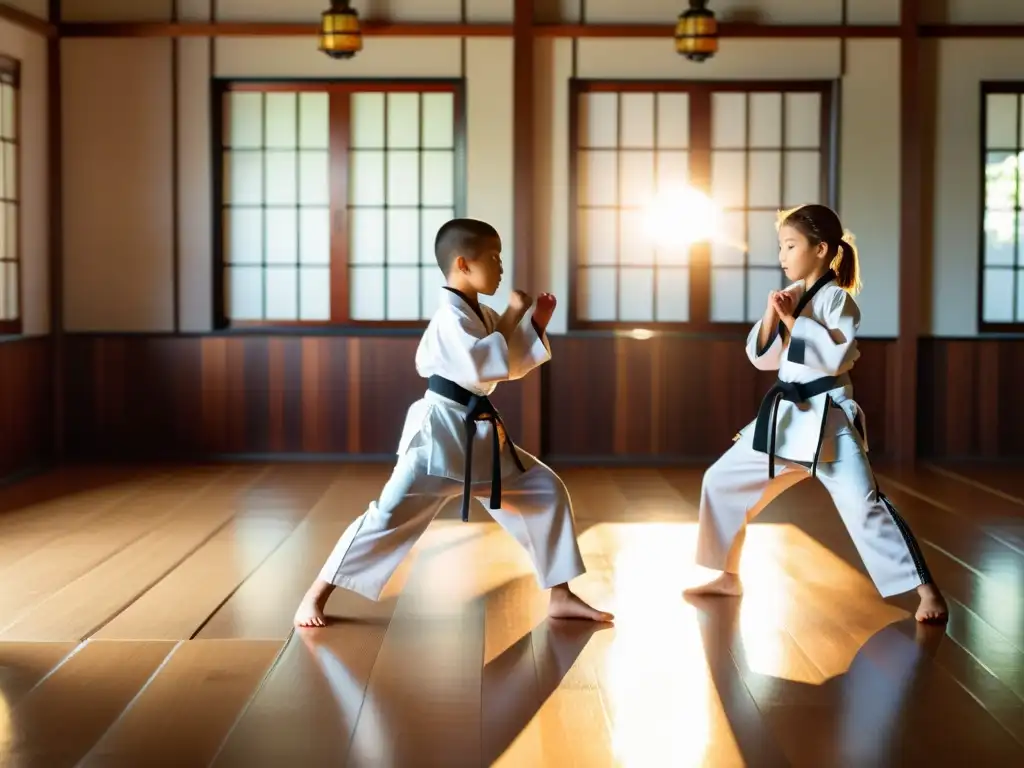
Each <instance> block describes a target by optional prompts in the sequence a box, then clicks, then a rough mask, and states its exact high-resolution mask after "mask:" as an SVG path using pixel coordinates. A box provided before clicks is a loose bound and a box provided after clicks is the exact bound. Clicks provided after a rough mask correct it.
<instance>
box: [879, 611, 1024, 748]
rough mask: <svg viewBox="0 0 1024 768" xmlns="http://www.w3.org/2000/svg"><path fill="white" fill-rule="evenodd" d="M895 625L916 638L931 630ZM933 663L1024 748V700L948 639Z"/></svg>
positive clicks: (937, 645)
mask: <svg viewBox="0 0 1024 768" xmlns="http://www.w3.org/2000/svg"><path fill="white" fill-rule="evenodd" d="M895 626H896V627H897V629H899V631H901V632H903V633H904V634H905V635H907V636H908V637H913V638H915V639H916V638H917V637H918V636H919V635H920V633H921V632H923V631H927V630H924V629H923V628H922V627H921V626H920V625H917V626H913V625H912V623H911V622H900V623H899V624H897V625H895ZM933 660H934V663H935V664H936V665H937V666H939V667H940V668H942V669H943V670H945V672H946V673H947V674H948V675H949V676H950V677H951V678H953V679H954V680H955V681H956V682H957V683H958V684H959V685H960V686H961V687H963V689H964V690H965V691H967V693H969V694H970V695H971V696H972V697H974V698H975V699H976V700H977V701H978V703H979V704H980V705H981V706H983V707H984V708H985V709H986V710H987V711H988V712H989V713H990V714H991V715H992V717H993V718H994V719H995V720H996V722H998V723H999V724H1000V725H1001V726H1003V728H1004V729H1006V731H1007V733H1009V734H1010V735H1011V736H1013V738H1014V739H1015V740H1016V741H1017V743H1018V744H1021V745H1022V746H1024V700H1021V698H1020V697H1019V696H1017V695H1016V694H1015V693H1014V692H1013V691H1012V690H1010V689H1009V688H1008V687H1007V686H1006V684H1005V683H1003V682H1002V681H1001V680H1000V679H999V677H998V676H997V675H996V674H994V673H993V672H992V671H991V670H989V669H986V668H985V667H984V666H983V665H982V664H981V663H980V662H979V661H978V660H977V659H975V658H974V657H973V656H971V655H970V654H969V653H968V652H967V651H966V650H965V649H964V648H963V646H961V645H960V644H959V643H957V642H955V641H954V640H953V639H952V638H950V637H948V636H947V637H944V638H942V640H941V642H939V643H936V648H935V651H934V656H933Z"/></svg>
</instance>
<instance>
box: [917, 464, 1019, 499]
mask: <svg viewBox="0 0 1024 768" xmlns="http://www.w3.org/2000/svg"><path fill="white" fill-rule="evenodd" d="M936 466H937V467H940V468H941V469H944V470H946V471H947V472H950V473H952V474H953V475H954V476H958V477H961V478H964V479H966V480H969V481H972V482H974V483H977V484H978V485H981V486H984V487H985V488H987V489H989V490H990V491H991V492H993V493H999V494H1003V495H1004V497H1005V498H1007V499H1008V500H1012V501H1014V502H1016V503H1017V504H1019V505H1021V507H1022V508H1024V478H1021V475H1020V472H1018V471H1014V469H1013V468H1012V467H1007V466H1006V465H1003V466H992V465H988V464H971V463H950V462H943V463H942V464H939V465H936Z"/></svg>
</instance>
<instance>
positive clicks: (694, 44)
mask: <svg viewBox="0 0 1024 768" xmlns="http://www.w3.org/2000/svg"><path fill="white" fill-rule="evenodd" d="M707 4H708V0H690V10H688V11H686V12H685V13H681V14H679V21H678V22H677V23H676V53H678V54H680V55H681V56H685V57H686V58H688V59H689V60H690V61H705V60H707V59H710V58H711V57H712V56H714V55H715V53H717V51H718V22H717V21H715V14H714V13H713V12H711V11H709V10H708V9H707V7H706V6H707Z"/></svg>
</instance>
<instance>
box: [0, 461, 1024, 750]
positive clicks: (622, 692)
mask: <svg viewBox="0 0 1024 768" xmlns="http://www.w3.org/2000/svg"><path fill="white" fill-rule="evenodd" d="M387 472H388V468H387V467H366V466H301V465H287V466H284V465H274V466H256V465H234V466H225V465H216V466H196V467H187V468H182V467H175V468H165V467H146V468H132V469H126V468H114V467H107V468H101V469H100V470H97V469H96V468H89V469H71V470H66V471H62V472H59V473H52V474H50V475H47V476H45V477H40V478H35V479H32V480H30V481H27V482H25V483H22V484H20V485H17V486H14V487H10V488H7V489H4V490H3V491H0V572H2V576H3V585H4V589H3V591H2V592H0V694H2V698H0V754H2V755H3V757H4V760H3V764H5V765H8V764H9V765H17V766H47V768H57V767H59V766H73V765H85V766H93V765H118V766H126V765H136V766H141V765H145V766H158V765H159V766H165V765H166V766H201V765H209V764H213V765H217V766H245V767H246V768H255V767H257V766H286V765H287V766H291V765H309V766H322V765H323V766H326V765H331V766H334V765H346V764H347V765H353V766H434V765H437V766H446V767H447V766H477V765H492V764H498V765H505V766H520V765H522V766H531V767H532V766H548V765H550V766H557V768H562V767H563V766H585V767H587V768H590V767H591V766H612V765H623V766H689V765H713V766H732V765H758V766H759V765H771V766H774V765H799V766H815V767H821V766H829V767H830V768H831V767H832V766H873V767H874V766H887V765H919V764H926V763H927V764H933V765H975V766H997V765H998V766H1009V765H1024V479H1022V478H1021V475H1020V474H1019V473H1018V472H1016V471H1014V470H1011V469H1005V468H1004V469H1002V470H997V469H991V468H986V469H982V468H968V467H946V468H940V467H930V466H922V467H919V468H917V469H915V470H912V471H901V472H896V471H893V472H892V473H888V472H883V473H882V475H881V479H882V485H883V487H884V488H885V490H886V491H887V492H888V494H889V496H890V498H892V499H893V500H894V501H895V503H896V504H897V505H898V506H899V508H900V511H901V513H902V514H903V516H904V517H905V518H906V519H907V521H908V522H909V523H910V524H911V526H912V527H913V528H914V531H915V532H916V533H917V535H918V538H919V540H920V541H921V543H922V546H923V547H924V549H925V554H926V556H927V557H928V558H929V562H930V565H931V568H932V571H933V572H934V574H935V576H936V578H937V579H938V580H939V582H940V584H941V585H942V586H943V587H944V589H945V590H946V592H947V595H948V597H949V598H950V600H951V620H950V623H949V625H948V627H945V628H942V627H939V628H928V627H922V626H920V625H917V624H916V623H915V622H914V621H913V619H912V618H911V615H910V613H909V611H910V610H912V609H913V607H914V600H913V598H912V596H908V597H906V598H899V599H897V600H894V601H890V603H888V604H887V603H886V602H883V601H882V600H880V599H879V598H878V597H877V595H876V593H875V592H874V589H873V587H872V586H871V583H870V582H869V581H868V579H867V578H866V576H865V574H864V570H863V568H862V567H861V565H860V564H859V562H858V560H857V558H856V554H855V552H854V549H853V545H852V543H851V542H850V540H849V537H848V536H847V535H846V533H845V531H844V530H843V528H842V526H841V524H840V522H839V520H838V517H837V516H836V514H835V512H834V509H833V508H832V506H831V503H830V502H829V500H828V497H827V495H826V494H825V493H824V491H823V490H822V489H821V488H820V487H819V486H818V485H817V484H816V483H814V482H813V481H809V482H805V483H801V484H800V485H799V486H797V487H796V488H794V489H793V490H791V491H789V492H788V493H787V494H785V495H784V496H783V497H782V498H780V499H779V500H778V501H777V502H775V503H774V504H773V505H771V506H770V507H769V508H768V509H767V510H766V511H765V512H764V513H763V514H762V516H761V517H760V518H759V520H758V522H757V523H756V524H755V525H754V526H753V527H752V528H751V530H750V533H749V535H748V537H747V545H746V551H745V559H744V562H743V569H744V578H745V580H746V585H747V594H746V596H745V597H744V598H743V599H742V600H728V599H719V600H713V599H703V600H694V601H691V602H687V601H685V600H683V599H682V598H681V596H680V591H681V589H682V588H683V587H684V586H686V585H687V584H689V583H692V582H693V581H694V580H696V579H698V578H701V576H702V575H703V574H701V573H699V572H698V571H697V570H696V569H695V568H693V567H691V565H690V563H692V558H693V549H694V544H695V536H696V502H697V497H698V494H699V490H700V473H699V472H698V471H695V470H689V469H678V470H653V469H643V470H641V469H629V470H626V469H622V470H607V469H602V470H600V471H598V470H572V471H567V472H566V473H565V475H564V476H565V479H566V482H567V484H568V485H569V488H570V491H571V492H572V494H573V498H574V502H575V507H576V512H577V517H578V524H579V531H580V541H581V545H582V548H583V551H584V556H585V559H586V561H587V565H588V568H589V569H590V570H589V572H588V574H587V575H586V576H585V577H583V578H581V579H580V580H579V581H578V582H577V583H576V584H575V586H576V588H577V590H578V591H579V592H580V593H581V594H583V595H584V596H585V597H586V598H587V599H589V600H591V601H592V602H594V603H596V604H599V605H600V606H602V607H605V606H607V607H608V608H609V609H610V610H612V611H614V612H615V613H616V614H617V619H618V620H617V623H616V625H615V627H614V628H597V627H592V626H589V625H583V624H579V623H573V622H558V621H551V620H548V619H546V618H545V605H546V596H545V595H544V594H543V593H541V592H540V591H539V590H538V588H537V586H536V583H535V582H534V580H533V577H532V572H531V568H530V563H529V561H528V559H527V558H526V555H525V553H524V552H523V551H521V550H520V549H519V548H518V546H517V545H516V544H515V542H514V541H513V540H512V539H511V537H509V536H508V535H507V534H505V533H504V532H503V531H502V530H501V529H500V528H498V527H497V526H496V525H495V524H493V523H491V522H489V520H488V518H487V517H486V516H485V513H484V512H483V510H482V509H477V510H475V511H474V516H473V522H471V523H469V524H462V523H460V522H458V521H457V519H456V518H457V513H458V510H457V507H456V508H451V509H448V510H446V511H445V513H444V514H443V515H442V518H441V519H439V520H438V521H437V522H436V523H435V524H434V525H433V526H432V527H431V528H430V530H429V531H428V533H427V535H426V536H425V537H424V538H423V539H422V540H421V542H420V543H419V545H418V546H417V548H416V550H415V554H414V556H413V557H411V558H410V559H409V560H408V561H407V562H406V563H405V564H404V565H403V567H402V569H401V570H400V572H399V574H398V575H397V576H396V578H395V579H394V581H393V582H392V584H391V585H389V588H388V591H387V593H386V595H385V598H384V599H383V600H382V601H381V602H379V603H369V602H367V601H365V600H362V599H361V598H358V597H355V596H353V595H351V594H347V593H340V592H339V593H338V594H336V595H335V597H334V598H332V601H331V604H330V605H329V608H328V610H329V613H331V614H332V615H335V616H337V617H339V619H341V620H340V621H338V622H337V623H334V624H332V625H331V626H329V627H327V628H325V629H322V630H316V631H306V632H302V633H293V632H292V631H291V615H292V612H293V611H294V608H295V605H296V603H297V601H298V599H299V596H300V595H301V594H302V592H303V590H304V589H305V587H306V586H307V584H308V582H309V581H310V579H311V578H312V577H313V576H314V575H315V574H316V572H317V571H318V569H319V567H320V565H321V564H322V562H323V560H324V558H325V557H326V555H327V553H328V552H329V550H330V548H331V546H332V545H333V544H334V541H335V540H336V538H337V536H338V535H339V534H340V532H341V531H342V530H343V529H344V527H345V525H346V524H347V523H348V522H349V521H350V520H351V519H353V518H354V517H355V516H356V515H358V514H359V513H360V512H361V511H362V509H363V507H364V506H365V504H366V503H367V501H369V500H370V499H371V498H372V497H373V496H374V495H375V494H376V491H377V490H378V489H379V487H380V485H381V483H382V482H383V480H384V479H385V478H386V476H387Z"/></svg>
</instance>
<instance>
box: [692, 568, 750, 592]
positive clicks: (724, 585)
mask: <svg viewBox="0 0 1024 768" xmlns="http://www.w3.org/2000/svg"><path fill="white" fill-rule="evenodd" d="M683 594H684V595H694V596H696V595H715V596H719V597H739V596H740V595H742V594H743V585H742V584H741V583H740V577H739V574H736V573H723V574H722V575H721V576H719V577H718V578H717V579H714V580H713V581H709V582H708V583H707V584H701V585H699V586H696V587H690V588H689V589H685V590H683Z"/></svg>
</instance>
